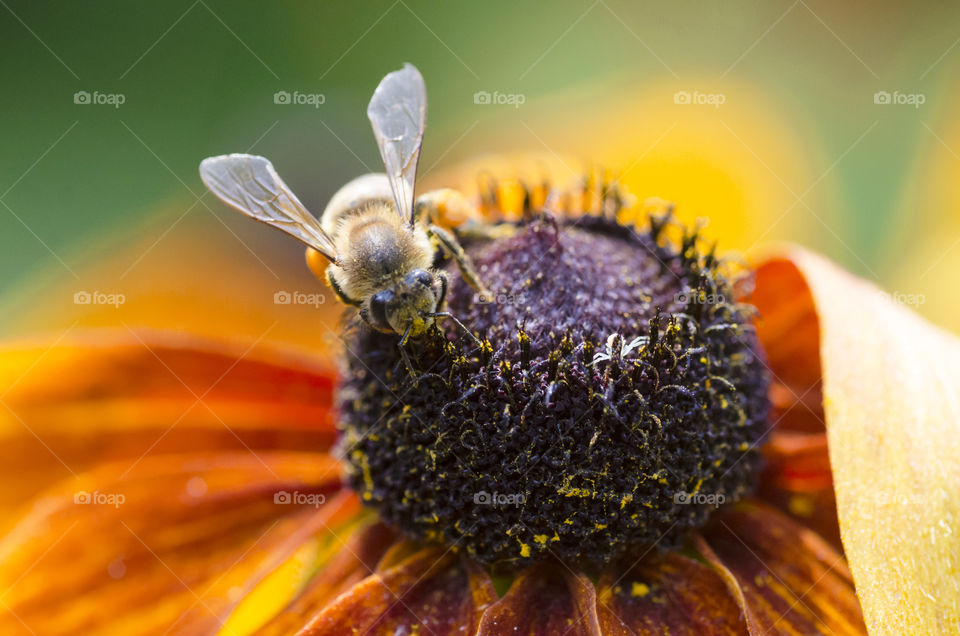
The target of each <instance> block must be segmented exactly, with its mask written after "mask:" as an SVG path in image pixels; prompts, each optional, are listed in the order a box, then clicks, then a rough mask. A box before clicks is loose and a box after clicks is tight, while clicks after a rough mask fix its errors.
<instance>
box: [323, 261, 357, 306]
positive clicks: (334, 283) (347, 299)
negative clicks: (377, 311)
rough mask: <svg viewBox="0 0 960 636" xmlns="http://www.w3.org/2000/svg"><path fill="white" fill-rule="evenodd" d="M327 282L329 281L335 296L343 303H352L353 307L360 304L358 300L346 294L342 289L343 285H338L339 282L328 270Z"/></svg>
mask: <svg viewBox="0 0 960 636" xmlns="http://www.w3.org/2000/svg"><path fill="white" fill-rule="evenodd" d="M327 282H328V283H330V289H332V290H333V293H334V294H336V295H337V298H339V299H340V302H342V303H343V304H345V305H353V306H354V307H359V306H360V305H361V304H362V303H361V302H360V301H359V300H354V299H353V298H350V297H349V296H347V294H346V292H345V291H343V287H341V286H340V283H338V282H337V279H336V278H334V276H333V273H331V272H330V270H327Z"/></svg>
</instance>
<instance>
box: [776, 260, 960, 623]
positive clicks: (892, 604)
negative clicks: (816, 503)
mask: <svg viewBox="0 0 960 636" xmlns="http://www.w3.org/2000/svg"><path fill="white" fill-rule="evenodd" d="M801 274H802V280H803V281H804V282H805V284H806V285H807V286H809V293H810V294H811V298H812V303H813V304H812V307H814V308H815V310H816V314H817V316H818V320H819V331H820V334H821V340H820V356H821V359H822V366H823V392H824V411H825V414H826V422H827V439H828V443H829V452H830V464H831V467H832V469H833V479H834V484H835V485H834V488H835V491H836V497H837V509H838V514H839V520H840V531H841V535H842V537H843V545H844V548H845V553H846V555H847V558H848V559H849V562H850V567H851V569H852V571H853V574H854V579H855V580H856V582H857V593H858V595H859V597H860V600H861V603H862V605H863V611H864V616H865V618H866V622H867V625H869V626H870V628H871V630H872V631H876V632H878V633H896V634H900V633H934V632H944V631H945V632H960V529H958V527H957V520H958V519H960V430H958V428H957V426H958V422H960V340H958V339H957V338H956V337H955V336H953V335H951V334H948V333H946V332H944V331H942V330H940V329H937V328H936V327H934V326H932V325H930V324H929V323H927V322H925V321H924V320H922V319H921V318H919V317H918V316H916V315H915V314H913V313H912V312H910V311H909V310H907V309H906V308H904V307H902V306H898V305H896V304H894V303H893V302H892V301H891V300H890V297H889V296H888V295H886V294H883V293H882V292H880V290H878V289H877V288H875V287H873V286H872V285H870V284H868V283H865V282H863V281H861V280H859V279H856V278H854V277H853V276H851V275H849V274H847V273H845V272H843V271H841V270H840V269H839V268H837V267H836V266H834V265H832V264H831V263H829V262H827V261H826V260H824V259H823V258H821V257H818V256H815V255H813V254H810V253H808V252H806V251H804V250H801V249H799V248H795V249H790V250H788V251H787V252H786V254H785V256H784V257H782V258H775V259H772V260H770V261H769V262H767V263H765V264H763V265H762V266H761V267H760V269H759V271H758V278H757V287H758V289H770V288H775V287H778V286H780V285H781V284H782V283H783V281H784V280H790V279H794V280H795V279H797V278H798V277H800V276H801ZM944 293H949V291H947V290H944ZM763 310H764V307H762V306H761V311H763Z"/></svg>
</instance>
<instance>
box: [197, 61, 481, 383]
mask: <svg viewBox="0 0 960 636" xmlns="http://www.w3.org/2000/svg"><path fill="white" fill-rule="evenodd" d="M426 114H427V95H426V87H425V85H424V82H423V76H421V75H420V71H418V70H417V69H416V67H414V66H413V65H411V64H405V65H404V67H403V68H402V69H400V70H399V71H394V72H392V73H390V74H388V75H387V76H386V77H384V78H383V80H382V81H381V82H380V85H379V86H378V87H377V89H376V91H374V93H373V97H372V98H371V99H370V104H369V106H368V108H367V116H368V117H369V119H370V123H371V124H372V126H373V133H374V136H375V137H376V140H377V145H378V146H379V148H380V155H381V157H382V158H383V163H384V166H385V168H386V173H385V174H384V173H374V174H367V175H363V176H361V177H357V178H356V179H354V180H352V181H350V182H349V183H347V184H346V185H345V186H343V187H342V188H341V189H340V190H339V191H338V192H337V193H336V194H335V195H334V196H333V198H331V200H330V202H329V203H328V205H327V207H326V209H325V210H324V212H323V215H322V216H321V218H320V219H319V220H318V219H317V218H316V217H314V216H313V215H312V214H311V213H310V212H309V211H308V210H307V209H306V207H304V205H303V204H302V203H300V201H299V200H298V199H297V197H296V195H294V194H293V192H292V191H291V190H290V189H289V188H288V187H287V185H286V184H285V183H284V182H283V180H282V179H281V178H280V176H279V175H278V174H277V172H276V170H274V168H273V165H272V164H271V163H270V161H268V160H267V159H265V158H263V157H259V156H254V155H246V154H230V155H221V156H219V157H210V158H208V159H204V160H203V162H202V163H201V164H200V177H201V178H202V179H203V182H204V184H205V185H206V186H207V188H209V189H210V191H211V192H213V193H214V194H215V195H216V196H217V197H218V198H220V199H221V200H222V201H223V202H224V203H226V204H228V205H230V206H232V207H234V208H236V209H237V210H239V211H240V212H242V213H244V214H246V215H247V216H250V217H252V218H254V219H256V220H258V221H261V222H263V223H266V224H268V225H271V226H273V227H275V228H277V229H279V230H282V231H284V232H286V233H287V234H289V235H291V236H293V237H294V238H296V239H298V240H300V241H301V242H302V243H305V244H306V245H307V246H308V247H307V263H308V265H309V266H310V268H311V270H312V271H313V272H314V273H315V274H317V276H318V277H320V278H325V279H326V281H327V283H328V284H329V285H330V287H331V288H332V289H333V291H334V293H335V294H336V295H337V297H338V298H339V299H340V300H341V301H342V302H343V303H345V304H347V305H351V306H354V307H357V308H358V309H359V314H360V318H361V319H362V320H363V321H364V322H365V323H367V324H368V325H370V326H371V327H372V328H374V329H376V330H378V331H382V332H387V333H394V334H398V335H401V334H402V337H401V339H400V348H401V352H404V349H403V347H404V345H405V344H406V343H407V341H408V339H409V338H410V337H413V336H418V335H421V334H423V333H424V332H425V331H426V330H427V329H428V328H429V327H430V326H431V325H432V324H433V323H434V321H435V320H436V319H437V318H441V317H446V318H450V319H452V320H454V321H455V322H456V323H457V324H458V325H459V326H460V327H461V328H463V329H464V331H466V332H467V334H469V335H470V336H471V337H472V338H474V340H476V337H475V336H473V334H471V333H470V331H469V330H467V328H466V327H464V326H463V324H462V323H460V321H459V320H457V319H456V317H455V316H453V315H451V314H450V313H449V312H446V311H443V302H444V298H445V296H446V293H447V277H446V274H445V273H444V272H443V271H441V270H439V269H436V268H434V260H435V256H436V254H437V250H438V249H442V250H443V251H444V252H446V253H447V254H448V256H449V257H450V258H451V259H452V260H453V261H454V262H455V263H456V264H457V266H458V268H459V269H460V272H461V273H462V275H463V278H464V280H465V281H466V282H467V283H468V284H469V285H470V286H471V287H473V288H474V289H475V290H476V291H477V292H478V293H479V294H482V295H485V296H489V295H490V294H489V292H488V291H487V290H486V288H485V287H484V286H483V284H482V283H481V282H480V278H479V276H478V274H477V271H476V268H475V267H474V266H473V263H472V262H471V260H470V258H469V256H467V254H466V253H465V252H464V250H463V248H462V247H461V246H460V243H459V241H458V240H457V238H456V236H455V235H454V234H453V233H452V232H450V231H448V230H447V229H446V228H444V227H441V226H440V225H438V224H437V223H436V222H437V221H438V220H439V219H440V218H441V217H443V216H445V215H446V216H450V215H453V216H457V215H467V216H470V215H473V214H475V212H474V209H473V206H472V205H471V204H470V203H469V202H468V201H467V200H466V198H465V197H464V196H463V195H461V194H459V193H458V192H456V191H454V190H435V191H432V192H428V193H426V194H423V195H421V196H420V197H419V198H416V199H415V197H414V184H415V181H416V174H417V164H418V162H419V159H420V148H421V146H422V144H423V133H424V128H425V126H426ZM404 358H405V359H406V353H405V352H404ZM407 363H408V366H409V360H407Z"/></svg>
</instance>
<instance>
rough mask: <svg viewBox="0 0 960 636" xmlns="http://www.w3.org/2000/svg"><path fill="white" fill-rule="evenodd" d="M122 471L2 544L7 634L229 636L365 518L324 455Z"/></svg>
mask: <svg viewBox="0 0 960 636" xmlns="http://www.w3.org/2000/svg"><path fill="white" fill-rule="evenodd" d="M124 464H125V465H127V466H129V465H130V463H129V462H124ZM119 472H120V470H119V469H118V468H117V467H116V466H107V467H104V468H103V469H100V470H98V471H96V472H94V473H89V474H85V475H82V476H80V477H79V478H77V479H76V480H73V481H72V482H71V483H68V484H65V485H63V486H62V487H58V489H57V490H56V491H53V492H50V493H48V494H46V495H44V496H42V497H40V498H38V499H37V500H36V502H35V504H34V509H33V512H32V513H31V514H30V515H29V516H28V517H27V518H25V519H24V520H23V521H22V522H21V523H20V524H18V525H17V526H16V527H15V528H14V530H13V532H11V533H10V534H9V535H8V536H7V537H6V538H5V539H4V540H3V542H2V543H0V564H2V565H0V590H3V592H2V597H0V600H2V601H3V605H4V606H5V607H4V609H5V610H7V611H6V612H5V613H2V614H0V633H4V634H7V633H19V630H21V629H22V628H23V626H24V625H26V626H29V629H32V630H33V631H34V632H36V633H43V634H76V633H88V632H91V631H98V630H102V631H107V630H114V631H117V632H119V633H132V632H136V633H163V631H164V630H165V629H167V628H170V627H172V626H176V627H177V629H179V630H184V631H190V630H199V631H206V632H210V631H213V630H216V629H217V628H218V627H219V626H220V625H221V624H222V623H223V621H225V620H226V618H227V616H228V615H229V614H230V613H231V612H232V610H233V608H234V607H235V606H236V604H237V602H238V601H239V600H240V599H242V598H243V597H244V596H246V595H247V594H249V593H250V591H251V590H253V589H254V587H255V586H256V585H257V584H258V582H259V581H260V580H262V579H263V578H264V577H266V576H267V575H268V574H269V573H271V572H272V571H274V570H275V569H276V568H278V567H279V566H280V565H281V564H283V563H284V562H285V561H287V560H288V559H289V558H290V557H291V556H293V555H295V554H296V552H297V550H298V549H300V548H301V547H302V546H303V545H304V544H305V543H306V542H308V541H310V540H314V539H315V538H316V536H317V535H318V533H321V532H322V531H325V529H326V528H328V527H329V528H337V527H340V526H342V525H343V524H345V523H347V522H348V521H349V520H350V519H352V518H354V517H355V516H356V515H357V514H358V513H359V511H360V505H359V502H358V501H357V500H356V498H355V497H354V496H353V495H352V494H350V493H348V492H347V491H340V490H339V488H340V483H339V472H340V467H339V464H338V462H337V461H335V460H334V459H332V458H330V457H329V456H325V455H323V454H320V453H292V452H280V451H267V452H260V453H258V454H256V455H254V454H253V453H251V452H248V451H243V452H239V453H238V452H219V453H193V454H189V453H184V454H178V455H163V456H157V457H147V458H145V459H144V460H143V461H141V462H139V463H138V464H137V465H136V466H134V467H133V468H132V469H131V470H130V471H129V472H126V473H125V474H123V475H122V476H121V477H120V478H116V477H115V476H116V475H117V474H118V473H119ZM283 491H286V492H287V493H289V494H290V496H289V497H287V498H284V497H283V495H282V494H281V495H280V499H277V498H276V497H277V495H278V493H282V492H283ZM338 492H340V493H341V494H339V495H338ZM294 493H299V495H298V496H296V497H295V496H294ZM321 496H322V497H323V498H325V503H322V505H321V501H323V500H322V499H321ZM288 499H289V500H290V501H291V503H289V504H288V503H284V501H286V500H288ZM341 532H343V531H342V530H341Z"/></svg>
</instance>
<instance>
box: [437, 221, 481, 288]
mask: <svg viewBox="0 0 960 636" xmlns="http://www.w3.org/2000/svg"><path fill="white" fill-rule="evenodd" d="M427 235H428V236H429V237H430V238H431V239H432V240H434V241H436V242H437V243H439V244H440V246H441V247H442V248H443V249H444V251H445V252H447V254H448V255H449V256H450V258H452V259H453V261H454V262H455V263H456V264H457V268H458V269H459V270H460V273H461V274H462V275H463V280H465V281H466V282H467V284H468V285H470V287H473V288H474V289H475V290H476V291H477V292H478V293H479V294H480V295H481V296H484V297H487V298H489V297H491V296H492V294H491V293H490V290H489V289H487V287H486V286H485V285H484V284H483V283H482V282H480V275H479V274H478V273H477V270H476V268H475V267H474V266H473V261H472V260H471V259H470V257H469V256H468V255H467V253H466V252H464V251H463V247H462V246H461V245H460V241H458V240H457V237H455V236H454V235H453V234H451V233H450V232H448V231H447V230H445V229H443V228H442V227H440V226H438V225H428V226H427Z"/></svg>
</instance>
